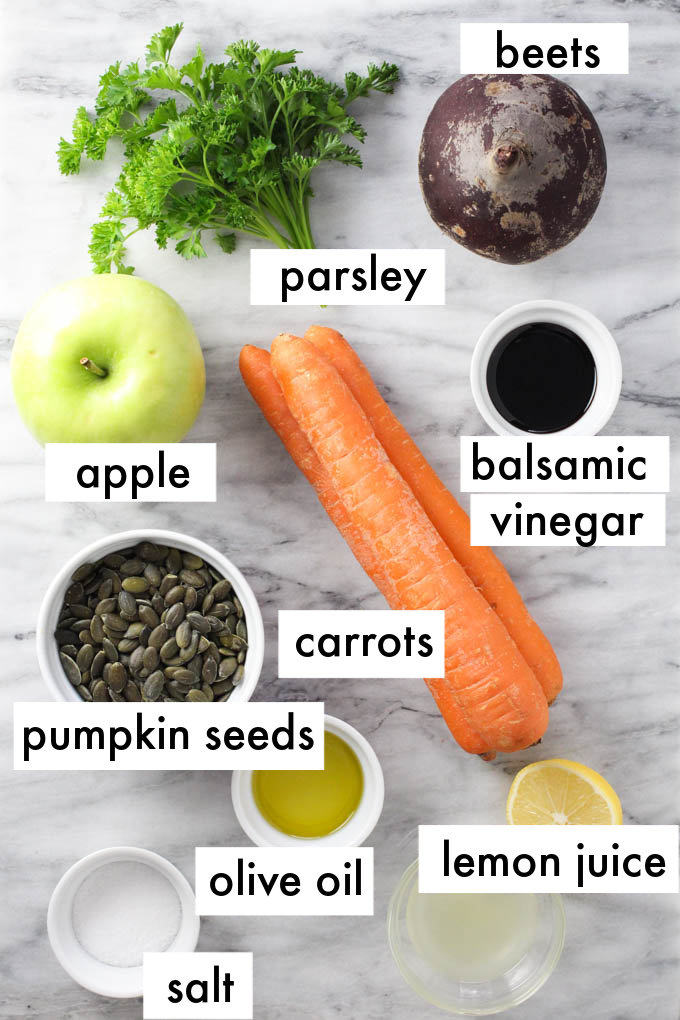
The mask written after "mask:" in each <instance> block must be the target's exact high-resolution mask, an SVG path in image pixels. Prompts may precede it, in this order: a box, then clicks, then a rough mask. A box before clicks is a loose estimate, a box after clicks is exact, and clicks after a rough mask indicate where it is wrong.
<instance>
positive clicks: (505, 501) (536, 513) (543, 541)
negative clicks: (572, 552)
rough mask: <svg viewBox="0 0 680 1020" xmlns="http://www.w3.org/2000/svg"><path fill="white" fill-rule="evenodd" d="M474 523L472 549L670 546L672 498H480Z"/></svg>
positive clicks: (474, 502) (473, 503)
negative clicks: (668, 531) (668, 505)
mask: <svg viewBox="0 0 680 1020" xmlns="http://www.w3.org/2000/svg"><path fill="white" fill-rule="evenodd" d="M470 522H471V534H470V544H471V545H539V546H557V545H577V546H582V547H584V548H589V547H590V546H592V545H617V546H621V545H651V546H657V545H665V544H666V497H665V496H657V495H639V496H638V495H623V496H610V495H603V494H595V495H593V494H587V493H586V494H580V493H579V494H573V495H565V494H559V495H557V494H554V495H545V496H544V495H535V494H533V495H532V494H529V495H526V496H523V495H521V496H518V495H512V496H511V495H502V494H501V495H488V494H486V493H484V494H481V493H479V494H473V495H472V496H471V497H470Z"/></svg>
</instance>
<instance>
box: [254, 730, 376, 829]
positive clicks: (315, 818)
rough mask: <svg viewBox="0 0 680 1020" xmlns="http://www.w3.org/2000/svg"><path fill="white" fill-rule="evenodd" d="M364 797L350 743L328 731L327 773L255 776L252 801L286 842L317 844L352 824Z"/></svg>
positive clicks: (258, 773) (361, 775) (261, 772)
mask: <svg viewBox="0 0 680 1020" xmlns="http://www.w3.org/2000/svg"><path fill="white" fill-rule="evenodd" d="M363 792H364V773H363V769H362V767H361V763H360V761H359V759H358V758H357V756H356V754H355V753H354V751H353V750H352V748H351V747H350V746H349V744H348V743H346V741H344V740H343V739H342V738H341V737H338V736H337V735H336V734H335V733H330V732H329V731H328V730H326V732H325V735H324V767H323V769H321V770H312V771H289V772H288V771H287V772H283V771H278V770H276V771H275V770H273V769H271V770H268V769H258V770H256V771H255V772H253V797H254V799H255V803H256V804H257V807H258V809H259V811H260V813H261V814H262V816H263V817H264V818H265V819H266V820H267V821H268V822H269V824H270V825H273V826H274V828H275V829H278V830H279V831H280V832H285V833H286V835H287V836H297V837H298V838H304V839H315V838H317V839H318V838H319V837H320V836H328V835H330V833H331V832H335V831H336V829H339V828H341V827H342V826H343V825H345V824H346V823H347V822H348V821H349V820H350V818H351V817H352V815H353V814H354V813H355V811H356V810H357V808H358V807H359V803H360V802H361V798H362V796H363Z"/></svg>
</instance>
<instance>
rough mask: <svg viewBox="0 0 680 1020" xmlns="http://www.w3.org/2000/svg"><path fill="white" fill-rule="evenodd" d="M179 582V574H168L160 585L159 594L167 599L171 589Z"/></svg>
mask: <svg viewBox="0 0 680 1020" xmlns="http://www.w3.org/2000/svg"><path fill="white" fill-rule="evenodd" d="M178 581H179V577H178V576H177V574H166V575H165V577H164V578H163V580H162V581H161V583H160V587H159V589H158V594H159V595H162V596H163V598H165V596H166V595H167V594H168V592H169V591H170V589H171V588H174V587H175V585H176V584H177V582H178Z"/></svg>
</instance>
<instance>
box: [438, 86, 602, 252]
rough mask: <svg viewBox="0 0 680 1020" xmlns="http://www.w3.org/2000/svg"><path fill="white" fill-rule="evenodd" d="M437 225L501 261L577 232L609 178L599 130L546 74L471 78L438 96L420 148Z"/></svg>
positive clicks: (551, 247) (552, 246) (571, 94)
mask: <svg viewBox="0 0 680 1020" xmlns="http://www.w3.org/2000/svg"><path fill="white" fill-rule="evenodd" d="M419 171H420V183H421V187H422V190H423V196H424V198H425V203H426V205H427V208H428V210H429V212H430V215H431V217H432V219H433V220H434V221H435V223H436V224H437V226H438V227H439V228H440V229H441V230H443V231H444V233H446V234H448V235H449V237H452V238H453V240H454V241H458V243H459V244H462V245H463V246H464V247H466V248H470V249H471V250H472V251H475V252H477V254H478V255H484V256H485V257H486V258H490V259H495V260H496V261H498V262H511V263H520V262H534V261H536V259H541V258H543V257H544V256H545V255H550V254H551V253H552V252H554V251H557V249H558V248H562V247H563V246H564V245H565V244H568V243H569V241H573V240H574V238H575V237H577V236H578V234H580V233H581V231H582V230H583V228H584V227H585V226H586V224H587V223H588V222H589V221H590V218H591V217H592V215H593V213H594V212H595V210H596V208H597V205H598V202H599V201H600V195H601V194H602V189H603V187H604V182H605V177H606V175H607V157H606V154H605V149H604V142H603V141H602V135H601V134H600V129H599V128H598V126H597V123H596V121H595V118H594V117H593V115H592V113H591V112H590V110H589V109H588V107H587V106H586V104H585V103H584V102H583V100H582V99H581V97H580V96H579V95H578V93H576V92H575V91H574V90H573V89H572V88H570V87H569V86H568V85H566V84H565V83H564V82H563V81H560V80H559V79H557V78H553V77H552V76H551V75H548V74H536V75H533V74H469V75H465V77H463V78H460V79H459V80H458V81H457V82H454V84H453V85H451V86H450V87H449V88H448V89H447V90H446V92H444V93H442V95H441V96H440V97H439V99H438V100H437V102H436V103H435V105H434V107H433V109H432V112H431V113H430V116H429V117H428V119H427V124H426V125H425V130H424V131H423V138H422V141H421V145H420V158H419Z"/></svg>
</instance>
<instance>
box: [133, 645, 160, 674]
mask: <svg viewBox="0 0 680 1020" xmlns="http://www.w3.org/2000/svg"><path fill="white" fill-rule="evenodd" d="M154 651H155V649H154ZM143 668H144V649H143V648H142V647H141V645H140V646H139V647H137V648H135V650H134V652H133V653H132V655H131V656H130V672H131V673H139V671H140V669H143Z"/></svg>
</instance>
